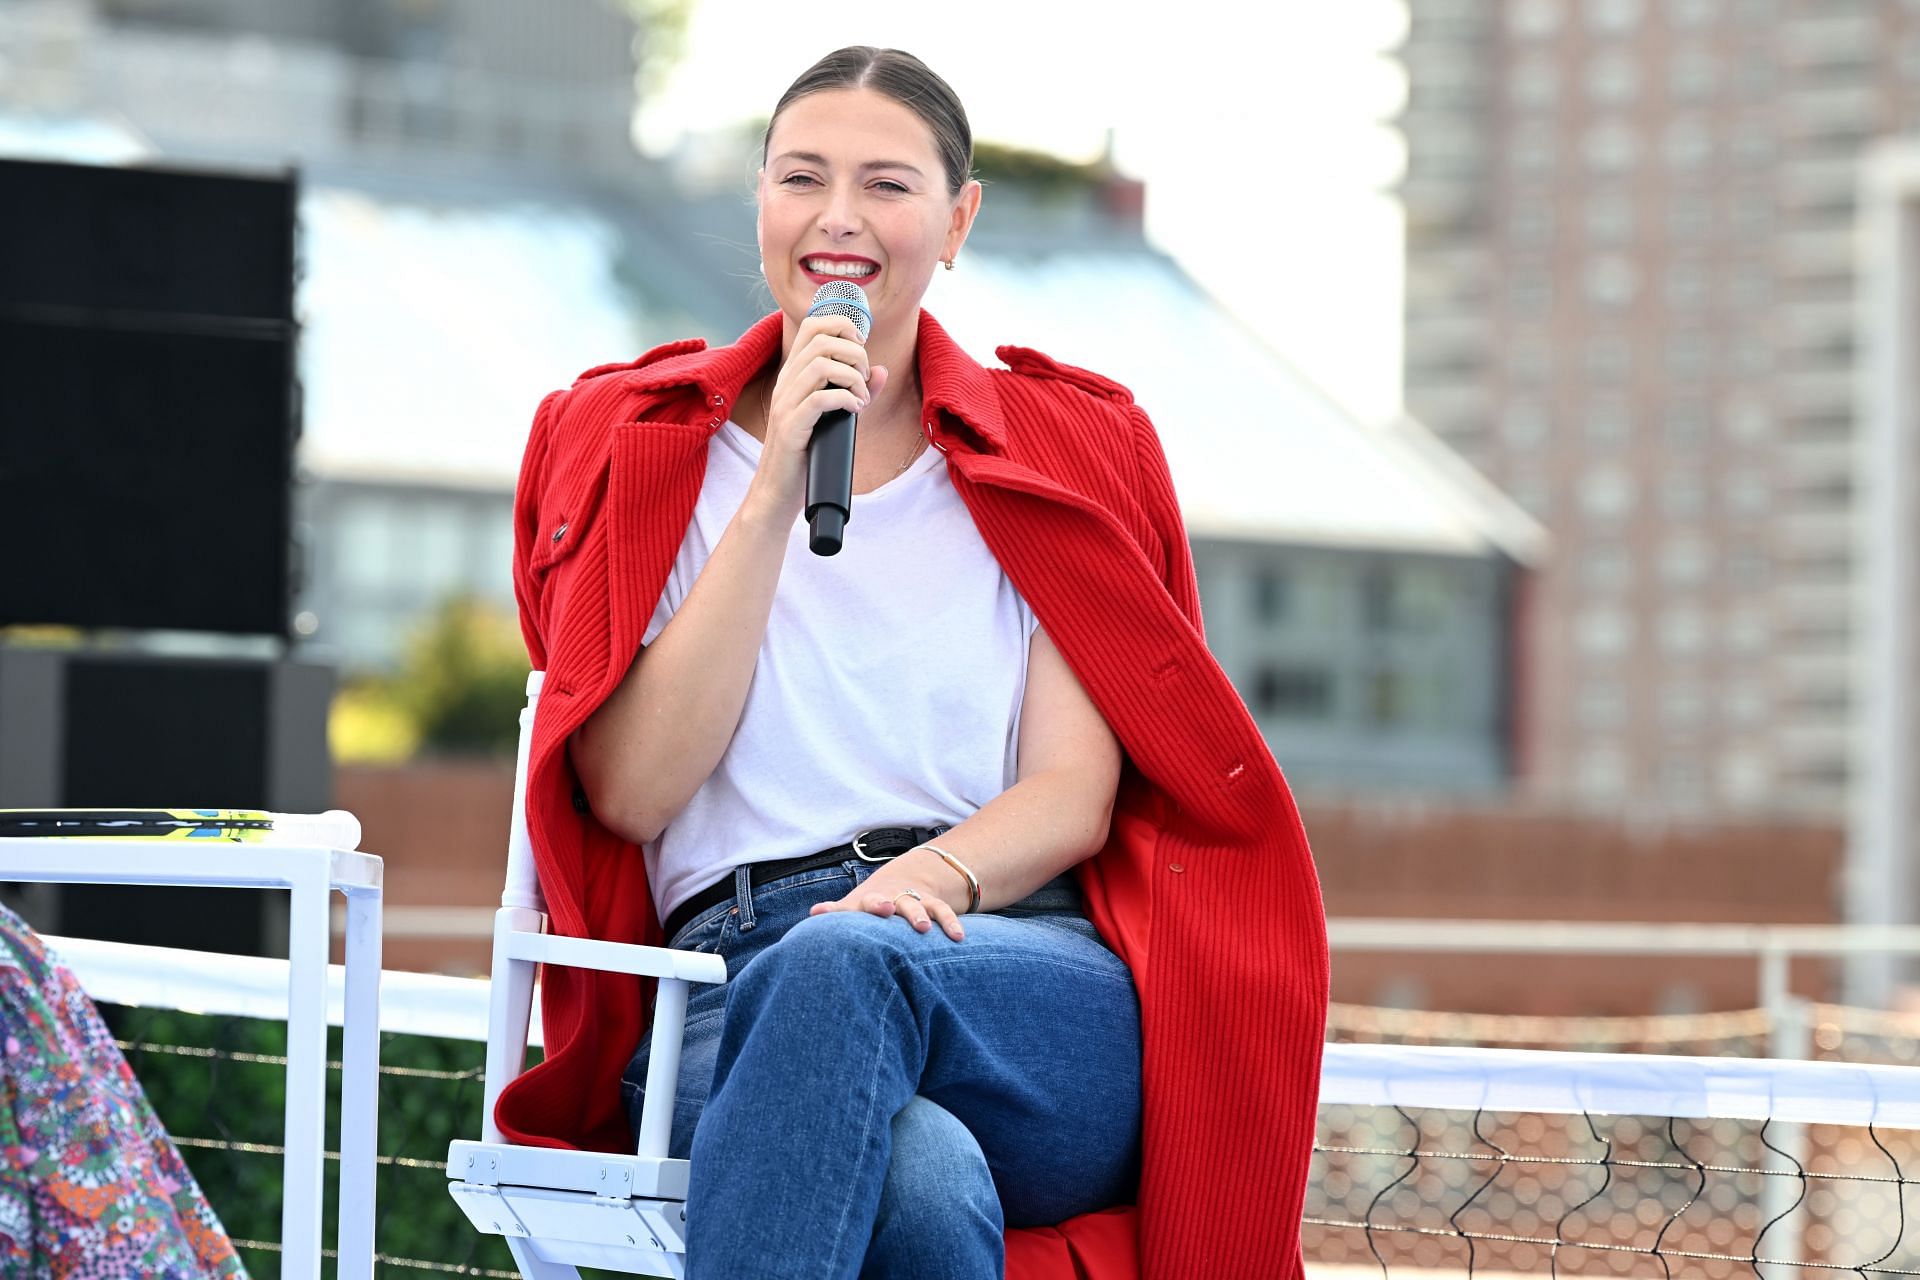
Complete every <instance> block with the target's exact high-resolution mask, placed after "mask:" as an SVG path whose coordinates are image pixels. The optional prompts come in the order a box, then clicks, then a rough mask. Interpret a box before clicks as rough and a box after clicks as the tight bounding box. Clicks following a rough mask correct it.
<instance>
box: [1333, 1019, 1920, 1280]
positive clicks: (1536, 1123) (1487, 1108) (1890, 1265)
mask: <svg viewBox="0 0 1920 1280" xmlns="http://www.w3.org/2000/svg"><path fill="white" fill-rule="evenodd" d="M1917 1133H1920V1068H1915V1067H1905V1066H1883V1065H1866V1064H1856V1063H1841V1062H1802V1061H1782V1060H1770V1059H1745V1058H1718V1057H1704V1058H1703V1057H1677V1056H1665V1055H1654V1054H1623V1053H1568V1052H1553V1051H1544V1050H1516V1049H1485V1048H1458V1047H1436V1046H1414V1045H1379V1044H1329V1045H1328V1046H1327V1047H1326V1062H1325V1066H1324V1069H1323V1072H1322V1084H1321V1105H1320V1134H1319V1138H1318V1141H1317V1143H1316V1150H1315V1156H1314V1167H1313V1176H1312V1178H1311V1179H1310V1181H1309V1186H1308V1193H1307V1203H1306V1208H1305V1225H1304V1230H1303V1241H1304V1244H1305V1248H1306V1255H1307V1258H1308V1259H1309V1263H1310V1269H1309V1274H1310V1275H1316V1274H1324V1275H1337V1274H1341V1273H1342V1272H1343V1270H1344V1269H1345V1268H1346V1267H1360V1268H1363V1269H1364V1270H1365V1271H1366V1272H1371V1273H1373V1274H1386V1275H1390V1276H1391V1275H1406V1276H1412V1275H1413V1274H1415V1273H1416V1272H1452V1273H1455V1274H1470V1275H1476V1276H1493V1275H1498V1274H1502V1273H1525V1274H1537V1275H1544V1274H1552V1275H1649V1276H1660V1277H1673V1276H1703V1277H1718V1276H1735V1275H1757V1276H1768V1277H1773V1276H1795V1275H1832V1274H1834V1273H1838V1272H1846V1273H1852V1274H1856V1275H1860V1276H1896V1275H1920V1221H1915V1220H1913V1217H1914V1215H1915V1214H1916V1213H1920V1200H1916V1201H1915V1204H1914V1206H1913V1207H1912V1209H1911V1210H1910V1209H1909V1206H1908V1205H1907V1203H1906V1189H1907V1187H1908V1186H1909V1185H1912V1184H1914V1183H1915V1182H1916V1181H1920V1179H1916V1178H1915V1177H1914V1176H1913V1175H1914V1174H1916V1173H1920V1138H1917V1137H1916V1134H1917ZM1360 1273H1361V1272H1355V1274H1360Z"/></svg>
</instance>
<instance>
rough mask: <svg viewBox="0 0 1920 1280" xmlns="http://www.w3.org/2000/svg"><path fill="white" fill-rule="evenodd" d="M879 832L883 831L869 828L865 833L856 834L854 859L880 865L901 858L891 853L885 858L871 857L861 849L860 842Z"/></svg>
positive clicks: (877, 828) (854, 838)
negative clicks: (879, 863)
mask: <svg viewBox="0 0 1920 1280" xmlns="http://www.w3.org/2000/svg"><path fill="white" fill-rule="evenodd" d="M879 830H881V828H879V827H868V828H867V829H866V830H864V831H859V832H856V833H854V837H853V856H854V857H856V858H858V859H860V861H862V862H875V863H878V862H891V861H892V860H893V859H895V858H897V857H899V856H900V855H899V854H897V853H889V854H887V855H885V856H884V857H874V856H870V855H869V854H868V853H867V851H866V850H865V849H862V848H861V847H860V842H861V841H862V840H864V839H866V838H867V837H868V836H870V835H872V834H873V833H874V832H876V831H879Z"/></svg>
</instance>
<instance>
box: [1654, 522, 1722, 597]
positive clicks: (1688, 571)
mask: <svg viewBox="0 0 1920 1280" xmlns="http://www.w3.org/2000/svg"><path fill="white" fill-rule="evenodd" d="M1712 571H1713V544H1712V543H1711V542H1708V541H1707V540H1706V539H1705V538H1702V537H1700V536H1698V535H1697V534H1682V535H1681V536H1679V537H1676V538H1669V539H1668V540H1667V545H1666V546H1664V547H1662V548H1661V549H1660V576H1661V577H1662V578H1663V579H1665V580H1666V582H1667V585H1669V586H1674V587H1691V586H1697V585H1699V584H1700V583H1702V582H1705V581H1706V580H1707V578H1708V576H1709V575H1710V574H1711V573H1712Z"/></svg>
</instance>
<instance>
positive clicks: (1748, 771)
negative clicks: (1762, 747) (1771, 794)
mask: <svg viewBox="0 0 1920 1280" xmlns="http://www.w3.org/2000/svg"><path fill="white" fill-rule="evenodd" d="M1770 785H1771V780H1770V779H1769V777H1768V776H1767V762H1766V761H1765V760H1764V759H1762V758H1761V757H1760V756H1759V755H1757V754H1755V753H1754V752H1751V751H1730V752H1728V753H1727V754H1726V755H1725V756H1723V757H1721V760H1720V795H1721V797H1722V798H1723V799H1725V800H1728V801H1730V802H1732V803H1734V804H1749V803H1752V802H1753V801H1756V800H1759V799H1761V798H1763V797H1764V796H1765V795H1766V794H1767V790H1768V788H1769V786H1770Z"/></svg>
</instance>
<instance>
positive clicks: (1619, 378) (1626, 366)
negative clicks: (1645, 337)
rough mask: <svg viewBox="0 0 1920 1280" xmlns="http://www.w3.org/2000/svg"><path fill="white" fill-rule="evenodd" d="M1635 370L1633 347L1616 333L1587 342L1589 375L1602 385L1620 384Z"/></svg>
mask: <svg viewBox="0 0 1920 1280" xmlns="http://www.w3.org/2000/svg"><path fill="white" fill-rule="evenodd" d="M1632 372H1633V347H1632V345H1631V344H1630V343H1628V341H1627V340H1626V339H1625V338H1623V337H1619V336H1616V335H1607V336H1602V337H1596V338H1594V339H1593V340H1592V341H1590V342H1588V343H1587V376H1588V377H1589V378H1591V379H1593V381H1594V382H1595V383H1596V384H1598V385H1600V386H1603V387H1604V386H1619V385H1621V384H1623V383H1625V382H1626V380H1627V378H1628V376H1629V375H1631V374H1632Z"/></svg>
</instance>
